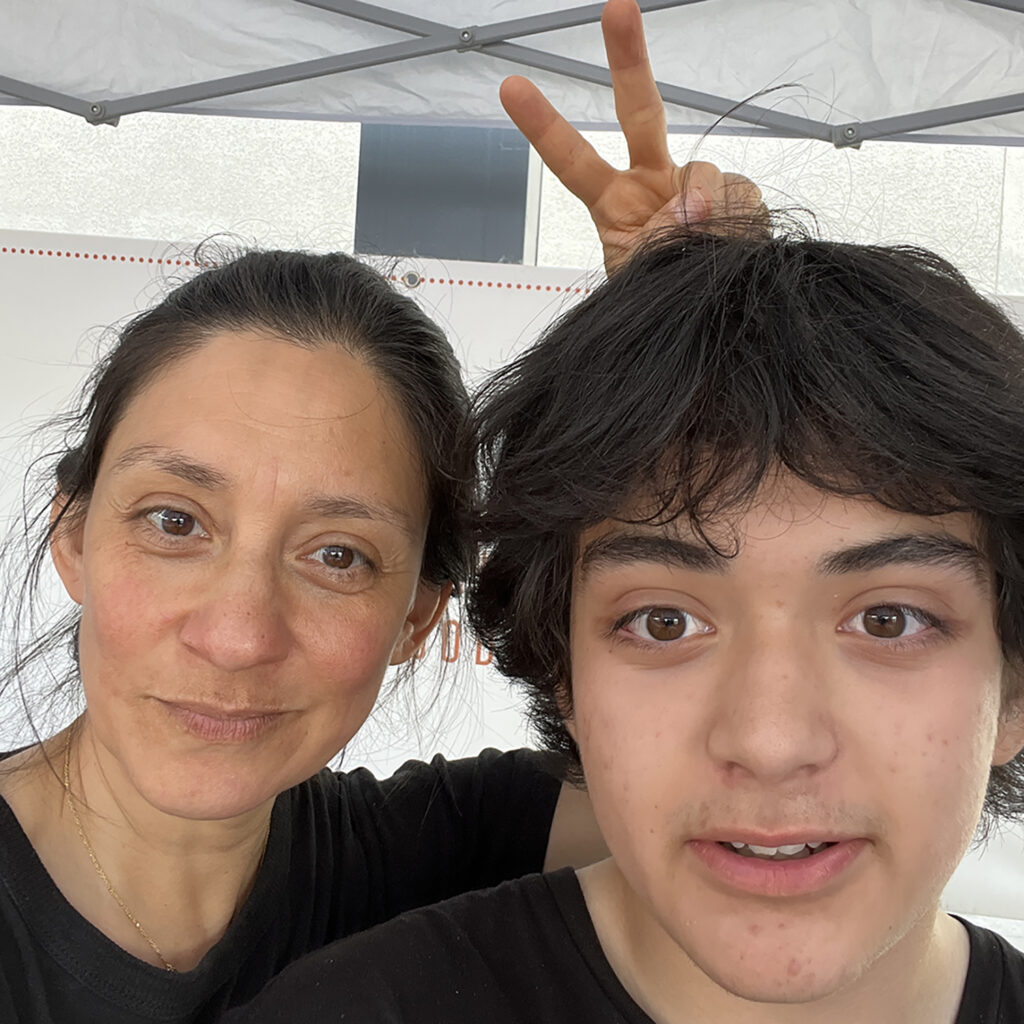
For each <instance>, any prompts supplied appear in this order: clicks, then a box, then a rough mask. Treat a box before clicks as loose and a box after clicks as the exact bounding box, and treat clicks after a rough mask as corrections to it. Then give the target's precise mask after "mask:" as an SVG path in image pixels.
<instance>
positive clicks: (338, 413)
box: [103, 333, 424, 507]
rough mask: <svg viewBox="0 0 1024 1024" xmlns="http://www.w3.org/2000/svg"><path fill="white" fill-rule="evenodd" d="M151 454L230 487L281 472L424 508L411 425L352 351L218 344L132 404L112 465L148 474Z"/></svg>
mask: <svg viewBox="0 0 1024 1024" xmlns="http://www.w3.org/2000/svg"><path fill="white" fill-rule="evenodd" d="M147 449H152V450H154V451H162V452H165V453H167V452H169V453H172V455H173V456H175V457H178V458H179V459H181V460H182V461H191V462H193V463H196V464H197V465H202V466H205V467H208V469H209V470H210V471H211V472H212V473H213V474H214V475H217V476H220V477H222V478H223V480H224V482H233V481H236V480H239V479H242V478H246V477H252V475H253V474H254V473H264V474H265V473H267V472H271V471H273V470H274V469H275V468H276V470H277V471H278V479H279V481H280V483H281V484H282V485H284V484H286V483H287V482H288V481H290V480H292V479H298V478H300V477H301V476H302V474H303V473H305V475H306V476H311V477H315V478H318V480H319V481H320V482H322V483H323V484H325V485H326V484H333V485H334V488H335V489H336V487H337V486H338V485H339V484H340V483H343V482H344V481H348V482H349V483H350V484H351V485H352V486H355V487H357V488H359V487H362V488H364V489H366V488H369V489H370V490H374V491H378V492H382V499H383V498H384V497H385V496H386V499H387V503H388V504H390V505H394V504H398V505H405V506H412V507H420V506H422V505H423V503H424V498H423V490H424V484H423V470H422V466H421V465H420V461H419V458H418V455H417V448H416V445H415V443H414V440H413V438H412V435H411V433H410V431H409V430H408V428H407V427H406V425H405V417H404V416H403V415H402V413H401V410H400V409H399V408H398V406H397V403H396V402H395V400H394V398H393V396H392V394H391V392H390V390H389V389H388V388H386V387H384V386H383V385H382V384H381V382H380V381H379V380H378V378H377V377H376V376H375V374H374V373H373V372H372V371H371V370H370V369H369V368H368V367H367V366H366V364H365V363H363V362H362V360H360V359H358V358H357V357H355V356H353V355H352V354H351V353H349V352H348V351H346V350H345V349H343V348H341V347H340V346H323V347H316V348H310V347H305V346H300V345H297V344H294V343H292V342H289V341H286V340H282V339H278V338H272V337H267V336H264V335H256V334H242V333H230V334H224V335H218V336H216V337H214V338H212V339H210V340H209V341H208V342H206V343H205V344H204V345H202V346H200V347H199V348H197V349H196V350H194V351H193V352H190V353H189V354H188V355H186V356H184V357H182V358H181V359H179V360H177V361H175V362H174V363H173V364H171V365H170V366H169V367H167V368H166V369H165V370H163V371H162V372H161V373H159V374H157V375H156V377H154V379H153V380H152V381H151V382H150V383H149V385H148V386H147V387H146V388H144V389H143V390H142V391H141V392H140V393H139V394H138V395H136V396H135V398H134V399H133V400H132V401H131V402H130V403H129V404H128V406H127V408H126V409H125V413H124V415H123V417H122V418H121V420H120V422H119V423H118V424H117V426H116V427H115V428H114V431H113V432H112V434H111V437H110V440H109V442H108V444H107V447H106V450H105V452H104V459H103V462H104V466H105V467H106V468H117V467H124V466H126V465H131V464H134V465H142V464H144V463H145V461H146V460H144V459H143V460H140V459H139V458H128V457H127V456H128V454H129V453H138V452H140V451H142V452H145V451H146V450H147ZM151 463H152V460H150V464H151ZM284 470H287V472H284Z"/></svg>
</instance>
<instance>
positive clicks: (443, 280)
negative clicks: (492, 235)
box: [391, 274, 590, 295]
mask: <svg viewBox="0 0 1024 1024" xmlns="http://www.w3.org/2000/svg"><path fill="white" fill-rule="evenodd" d="M391 280H392V281H400V280H401V278H400V277H398V276H397V275H396V274H392V275H391ZM421 281H423V282H424V283H426V284H451V285H462V286H463V287H468V288H472V287H473V286H474V285H476V286H477V287H478V288H485V287H486V288H508V289H509V291H512V290H513V289H515V290H517V291H537V292H565V293H566V294H567V295H570V294H572V295H589V294H590V289H589V288H573V287H571V286H569V285H566V286H565V287H564V288H563V287H562V285H560V284H522V283H521V282H518V281H515V282H513V281H471V280H466V279H464V278H461V277H460V278H454V277H424V278H421Z"/></svg>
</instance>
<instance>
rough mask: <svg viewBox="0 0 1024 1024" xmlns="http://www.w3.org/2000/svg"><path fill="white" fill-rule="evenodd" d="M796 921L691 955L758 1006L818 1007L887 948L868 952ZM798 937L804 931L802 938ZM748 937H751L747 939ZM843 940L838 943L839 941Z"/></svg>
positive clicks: (706, 945) (698, 947)
mask: <svg viewBox="0 0 1024 1024" xmlns="http://www.w3.org/2000/svg"><path fill="white" fill-rule="evenodd" d="M807 924H808V922H794V923H793V924H792V925H791V926H790V927H791V928H792V931H790V934H789V935H786V931H789V928H786V929H781V930H780V929H778V928H775V929H772V930H771V931H770V932H769V931H768V930H765V931H762V932H761V933H760V934H758V935H756V936H753V935H751V934H750V931H749V928H744V929H743V931H742V933H740V934H741V935H742V937H743V939H744V940H745V941H741V942H737V941H736V938H739V937H740V935H737V936H736V937H733V938H732V940H731V941H728V942H720V943H712V942H710V941H708V942H699V943H696V944H694V945H693V946H691V948H690V949H689V950H687V953H688V955H689V957H690V959H691V960H692V961H693V962H694V964H696V966H697V967H698V968H700V970H701V971H703V973H704V974H705V975H707V977H708V978H709V979H710V980H711V981H712V982H714V983H715V984H716V985H717V986H718V987H719V988H721V989H724V990H725V991H726V992H729V993H730V994H731V995H733V996H736V997H737V998H738V999H743V1000H747V1001H748V1002H754V1003H812V1002H815V1001H817V1000H822V999H827V998H828V997H830V996H833V995H835V994H837V993H839V992H841V991H842V990H843V989H845V988H847V987H848V986H850V985H851V984H853V983H854V982H855V981H856V979H857V978H858V977H859V976H860V975H861V974H862V973H863V971H864V969H865V967H866V966H867V965H868V964H869V963H871V962H872V961H874V960H875V959H876V958H877V957H878V956H879V955H880V954H881V953H882V952H883V950H882V949H876V948H870V949H869V948H866V947H867V946H869V945H871V944H870V943H865V944H864V947H863V948H860V947H858V945H857V944H856V943H855V942H851V941H850V938H851V937H850V936H849V935H847V936H846V937H844V938H838V937H837V936H835V934H834V932H833V934H831V935H829V934H828V932H829V931H831V929H821V930H820V931H819V930H817V929H814V928H813V926H811V927H807ZM794 932H800V933H801V934H799V935H796V934H793V933H794ZM743 933H745V934H743ZM837 938H838V941H837Z"/></svg>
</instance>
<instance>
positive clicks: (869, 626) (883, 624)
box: [864, 605, 907, 640]
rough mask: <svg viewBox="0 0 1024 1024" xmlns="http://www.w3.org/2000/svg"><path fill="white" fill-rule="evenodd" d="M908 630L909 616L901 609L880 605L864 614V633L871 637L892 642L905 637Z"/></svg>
mask: <svg viewBox="0 0 1024 1024" xmlns="http://www.w3.org/2000/svg"><path fill="white" fill-rule="evenodd" d="M906 628H907V616H906V614H905V613H904V612H903V610H902V609H901V608H894V607H893V606H891V605H880V606H879V607H877V608H869V609H868V610H867V611H866V612H864V631H865V632H866V633H869V634H870V635H871V636H878V637H883V638H885V639H888V640H892V639H894V638H895V637H898V636H903V633H904V631H905V630H906Z"/></svg>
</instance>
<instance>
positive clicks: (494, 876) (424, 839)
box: [0, 750, 559, 1024]
mask: <svg viewBox="0 0 1024 1024" xmlns="http://www.w3.org/2000/svg"><path fill="white" fill-rule="evenodd" d="M546 764H547V759H546V758H545V757H544V756H543V755H541V754H537V753H534V752H532V751H514V752H512V753H507V754H499V753H498V752H497V751H493V750H489V751H484V753H483V754H481V755H480V757H479V758H471V759H467V760H464V761H445V760H444V759H443V758H440V757H438V758H435V759H434V760H433V761H432V762H431V763H430V764H429V765H426V764H420V763H410V764H407V765H405V766H404V767H403V768H402V769H401V770H400V771H399V772H397V773H396V774H395V775H394V776H392V777H391V778H390V779H388V780H386V781H384V782H378V781H377V780H376V779H375V778H374V777H373V776H372V775H371V774H370V773H369V772H367V771H365V770H363V769H359V770H356V771H354V772H350V773H347V774H341V775H337V774H335V773H333V772H329V771H327V770H324V771H322V772H320V773H319V774H318V775H315V776H314V777H313V778H311V779H309V780H308V781H306V782H304V783H302V785H299V786H296V787H295V788H294V789H291V790H288V791H287V792H286V793H282V794H281V795H280V796H279V797H278V798H277V801H276V803H275V805H274V810H273V815H272V818H271V827H270V835H269V838H268V841H267V851H266V854H265V856H264V860H263V864H262V866H261V868H260V871H259V874H258V876H257V878H256V882H255V885H254V887H253V891H252V893H251V894H250V896H249V898H248V900H247V901H246V903H245V904H244V905H243V907H242V909H241V910H240V911H239V913H238V915H237V916H236V917H235V919H234V920H233V921H232V922H231V924H230V926H229V928H228V930H227V932H226V934H225V935H224V937H223V939H221V941H220V942H219V943H217V945H216V946H214V948H213V949H212V950H210V952H209V953H208V954H207V955H206V957H204V959H203V960H202V962H201V963H200V964H199V965H198V966H197V967H196V968H195V970H192V971H188V972H185V973H180V974H171V973H168V972H166V971H163V970H161V969H159V968H157V967H152V966H150V965H149V964H146V963H143V962H142V961H141V960H137V959H136V958H135V957H133V956H131V955H130V954H128V953H126V952H125V951H124V950H122V949H121V948H120V947H119V946H117V945H116V944H114V943H113V942H111V941H110V940H109V939H107V938H106V937H105V936H104V935H103V934H102V933H100V932H99V931H97V930H96V929H95V928H94V927H93V926H92V925H91V924H89V923H88V922H87V921H86V920H85V919H84V918H83V917H81V916H80V915H79V914H78V913H77V912H76V911H75V910H74V909H73V908H72V907H71V906H70V905H69V904H68V903H67V901H66V900H65V899H64V897H63V896H62V895H61V893H60V891H59V890H58V889H57V888H56V887H55V886H54V884H53V882H52V881H51V879H50V877H49V875H47V873H46V871H45V869H44V868H43V866H42V864H41V863H40V861H39V859H38V857H37V856H36V854H35V851H34V850H33V849H32V846H31V844H30V843H29V841H28V839H27V837H26V836H25V833H24V832H23V831H22V830H21V827H20V826H19V824H18V821H17V819H16V818H15V816H14V814H13V813H12V812H11V810H10V807H9V806H8V805H7V804H6V803H4V802H3V801H2V800H0V1022H2V1024H150V1022H154V1024H155V1022H160V1024H186V1022H187V1024H206V1022H209V1021H214V1020H217V1019H218V1018H219V1017H220V1015H221V1014H222V1013H223V1011H224V1010H225V1009H226V1008H228V1007H231V1006H237V1005H240V1004H241V1003H244V1002H246V1001H248V1000H250V999H252V997H253V996H255V995H256V993H257V992H259V991H260V989H261V988H262V987H263V986H264V985H265V984H266V983H267V981H268V980H269V979H270V978H271V977H273V975H275V974H277V973H278V972H279V971H280V970H282V969H283V968H284V967H285V966H286V965H287V964H289V963H290V962H291V961H293V960H295V959H297V958H298V957H300V956H303V955H304V954H306V953H309V952H311V951H313V950H316V949H319V948H321V947H322V946H325V945H326V944H327V943H329V942H333V941H334V940H336V939H339V938H341V937H343V936H345V935H349V934H351V933H352V932H357V931H360V930H362V929H364V928H369V927H370V926H371V925H374V924H378V923H379V922H381V921H386V920H387V919H388V918H390V917H393V916H394V915H395V914H400V913H402V912H403V911H406V910H409V909H410V908H413V907H419V906H423V905H425V904H428V903H433V902H435V901H437V900H442V899H446V898H447V897H449V896H453V895H455V894H456V893H460V892H465V891H467V890H469V889H474V888H481V887H484V886H492V885H496V884H497V883H498V882H499V881H502V880H504V879H506V878H513V877H516V876H518V875H522V874H526V873H528V872H531V871H537V870H539V869H540V867H541V866H542V865H543V860H544V853H545V850H546V847H547V840H548V833H549V831H550V827H551V818H552V815H553V813H554V808H555V802H556V800H557V797H558V790H559V783H558V781H557V779H555V778H554V776H553V775H551V774H549V772H548V771H547V770H546V768H545V765H546Z"/></svg>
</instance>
